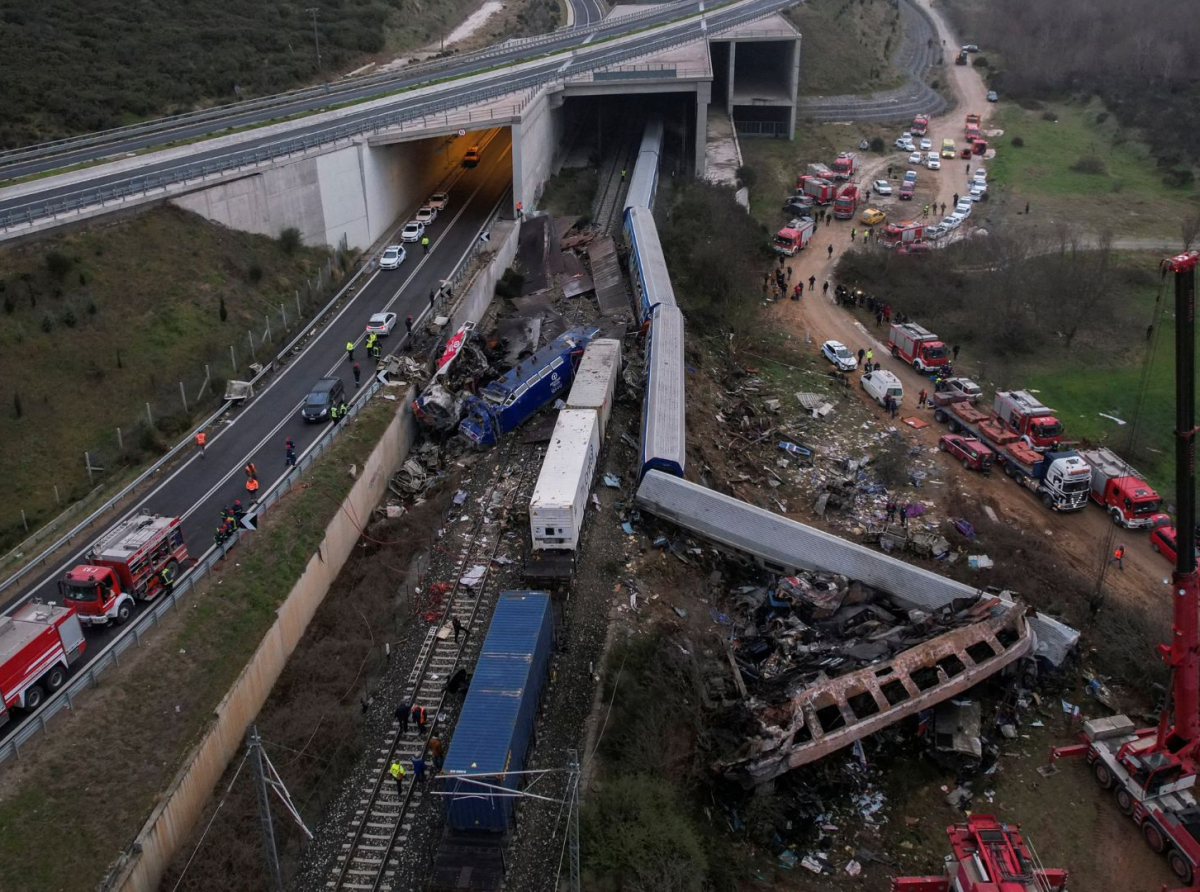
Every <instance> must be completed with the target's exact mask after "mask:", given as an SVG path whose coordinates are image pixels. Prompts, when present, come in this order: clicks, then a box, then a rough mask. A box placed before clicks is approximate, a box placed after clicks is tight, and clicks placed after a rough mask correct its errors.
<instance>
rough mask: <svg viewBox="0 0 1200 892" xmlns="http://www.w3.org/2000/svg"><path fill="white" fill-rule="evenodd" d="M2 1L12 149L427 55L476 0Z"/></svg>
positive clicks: (2, 129)
mask: <svg viewBox="0 0 1200 892" xmlns="http://www.w3.org/2000/svg"><path fill="white" fill-rule="evenodd" d="M311 5H312V6H317V7H319V8H318V12H317V31H318V34H319V37H320V45H321V62H322V66H321V68H322V70H321V74H318V71H317V62H316V51H315V47H314V37H313V20H312V17H311V15H310V14H309V13H308V11H307V9H308V6H306V4H303V3H295V4H292V3H264V2H249V3H248V2H241V0H206V2H203V3H196V2H188V0H154V2H148V0H124V2H118V0H88V2H86V3H85V2H82V0H38V2H35V3H30V2H27V0H0V41H2V46H3V50H2V51H0V83H3V84H4V102H3V103H0V147H5V148H8V147H13V146H18V145H26V144H29V143H33V142H39V141H42V140H46V139H53V138H57V137H62V136H67V135H71V134H76V133H81V132H85V131H93V130H102V129H105V128H109V127H116V126H119V125H121V124H127V123H130V122H132V121H136V120H138V119H141V118H145V117H149V116H157V115H160V114H169V113H172V112H179V111H186V110H188V109H191V108H193V107H195V106H197V105H200V104H209V103H223V102H229V101H233V100H234V99H236V98H237V94H238V93H239V91H240V94H241V95H242V96H244V97H250V96H257V95H262V94H265V93H272V92H276V91H279V90H285V89H288V88H289V87H294V86H297V85H299V84H304V83H310V82H316V81H319V80H320V77H321V76H322V75H323V76H325V77H332V76H335V75H336V74H337V73H338V72H343V71H345V70H347V69H348V68H350V67H353V66H354V65H355V64H356V63H358V62H359V61H360V60H363V59H364V58H366V57H368V56H371V55H373V54H376V53H382V52H385V51H403V50H408V49H412V48H415V47H417V46H420V45H423V44H425V43H428V42H430V41H432V40H434V39H436V38H437V36H438V35H440V34H441V33H442V31H443V28H444V26H446V25H447V23H450V24H453V23H456V22H458V21H461V20H462V18H463V17H464V15H465V10H466V9H467V8H468V7H469V6H471V5H472V2H471V0H324V2H321V3H319V4H317V3H314V4H311Z"/></svg>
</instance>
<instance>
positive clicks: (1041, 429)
mask: <svg viewBox="0 0 1200 892" xmlns="http://www.w3.org/2000/svg"><path fill="white" fill-rule="evenodd" d="M992 411H993V412H995V413H996V417H997V418H999V419H1000V421H1001V423H1003V424H1004V426H1005V427H1007V428H1008V429H1009V430H1011V431H1013V432H1014V433H1017V434H1020V435H1021V439H1022V440H1024V441H1025V444H1026V445H1027V446H1030V447H1032V448H1034V449H1036V450H1038V451H1039V452H1045V451H1046V450H1047V449H1053V448H1054V447H1055V446H1057V445H1058V444H1059V443H1061V442H1062V439H1063V426H1062V422H1061V421H1059V420H1058V419H1057V418H1055V417H1054V412H1053V410H1052V409H1048V408H1047V407H1046V406H1043V405H1042V404H1041V402H1040V401H1039V400H1038V399H1037V398H1036V397H1034V396H1033V394H1031V393H1030V392H1029V391H1027V390H998V391H996V399H995V401H994V402H993V403H992Z"/></svg>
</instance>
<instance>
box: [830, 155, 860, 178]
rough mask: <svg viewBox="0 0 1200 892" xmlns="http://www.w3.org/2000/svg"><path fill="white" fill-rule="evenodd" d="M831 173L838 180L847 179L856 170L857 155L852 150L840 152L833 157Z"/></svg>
mask: <svg viewBox="0 0 1200 892" xmlns="http://www.w3.org/2000/svg"><path fill="white" fill-rule="evenodd" d="M830 167H832V168H833V175H834V177H836V178H837V179H839V180H848V179H850V177H852V176H854V174H855V173H856V172H857V171H858V155H856V154H854V153H853V152H842V153H840V154H839V155H838V156H837V157H836V158H834V159H833V164H831V165H830Z"/></svg>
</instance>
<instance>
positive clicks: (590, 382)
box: [567, 338, 621, 443]
mask: <svg viewBox="0 0 1200 892" xmlns="http://www.w3.org/2000/svg"><path fill="white" fill-rule="evenodd" d="M620 374H621V342H620V341H618V340H615V339H613V338H597V339H596V340H594V341H592V342H591V343H590V344H588V346H587V349H586V350H584V351H583V360H582V361H581V362H580V363H579V368H578V369H576V371H575V383H574V384H572V385H571V392H570V393H569V394H568V395H567V408H568V409H595V410H596V414H597V415H598V416H599V421H600V442H601V443H603V442H604V434H605V431H607V430H608V419H609V417H610V416H611V415H612V404H613V396H614V395H615V394H616V391H617V377H618V376H619V375H620Z"/></svg>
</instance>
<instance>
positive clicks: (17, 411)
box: [13, 390, 25, 418]
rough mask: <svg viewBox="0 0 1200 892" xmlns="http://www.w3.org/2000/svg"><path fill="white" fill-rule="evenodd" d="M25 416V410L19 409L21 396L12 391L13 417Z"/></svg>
mask: <svg viewBox="0 0 1200 892" xmlns="http://www.w3.org/2000/svg"><path fill="white" fill-rule="evenodd" d="M24 414H25V410H24V409H23V408H21V394H19V393H17V391H15V390H14V391H13V417H14V418H20V417H21V416H22V415H24Z"/></svg>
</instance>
